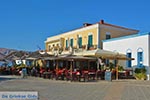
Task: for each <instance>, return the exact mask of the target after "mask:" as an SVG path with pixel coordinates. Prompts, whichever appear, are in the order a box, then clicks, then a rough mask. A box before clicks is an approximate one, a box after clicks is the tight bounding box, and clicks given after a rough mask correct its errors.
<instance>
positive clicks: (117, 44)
mask: <svg viewBox="0 0 150 100" xmlns="http://www.w3.org/2000/svg"><path fill="white" fill-rule="evenodd" d="M103 48H104V49H105V50H109V51H114V52H119V53H124V54H126V55H127V57H129V58H134V59H135V60H133V61H131V60H129V61H124V62H122V63H121V64H122V65H123V66H126V67H127V68H131V67H138V68H141V67H143V66H145V67H148V68H149V67H150V33H139V34H135V35H129V36H124V37H119V38H114V39H109V40H104V41H103Z"/></svg>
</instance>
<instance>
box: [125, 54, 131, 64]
mask: <svg viewBox="0 0 150 100" xmlns="http://www.w3.org/2000/svg"><path fill="white" fill-rule="evenodd" d="M127 57H128V58H131V57H132V53H131V52H129V53H127ZM131 65H132V63H131V60H127V62H126V66H127V67H131Z"/></svg>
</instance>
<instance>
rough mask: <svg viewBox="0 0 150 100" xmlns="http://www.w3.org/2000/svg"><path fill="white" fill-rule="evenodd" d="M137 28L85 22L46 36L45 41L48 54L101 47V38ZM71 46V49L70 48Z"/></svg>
mask: <svg viewBox="0 0 150 100" xmlns="http://www.w3.org/2000/svg"><path fill="white" fill-rule="evenodd" d="M137 33H138V30H134V29H129V28H124V27H120V26H116V25H112V24H108V23H105V22H104V21H103V20H101V21H100V22H98V23H95V24H89V23H85V24H84V25H83V27H81V28H78V29H75V30H72V31H69V32H65V33H61V34H60V35H56V36H52V37H48V38H47V40H46V41H45V47H46V51H47V53H49V54H55V53H56V52H57V54H58V53H64V52H68V51H70V50H72V49H73V50H93V49H97V48H100V49H103V43H102V40H107V39H111V38H117V37H121V36H127V35H132V34H137ZM70 48H71V49H70Z"/></svg>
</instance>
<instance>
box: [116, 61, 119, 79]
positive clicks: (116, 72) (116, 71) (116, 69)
mask: <svg viewBox="0 0 150 100" xmlns="http://www.w3.org/2000/svg"><path fill="white" fill-rule="evenodd" d="M116 60H117V63H116V80H118V76H119V74H118V59H116Z"/></svg>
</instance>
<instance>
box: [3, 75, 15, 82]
mask: <svg viewBox="0 0 150 100" xmlns="http://www.w3.org/2000/svg"><path fill="white" fill-rule="evenodd" d="M13 79H17V78H15V77H12V76H7V75H6V76H5V75H2V76H0V82H2V81H8V80H13Z"/></svg>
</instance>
